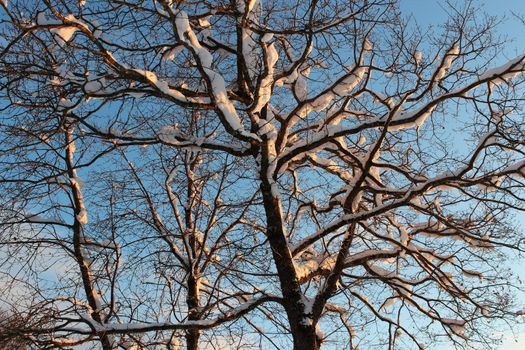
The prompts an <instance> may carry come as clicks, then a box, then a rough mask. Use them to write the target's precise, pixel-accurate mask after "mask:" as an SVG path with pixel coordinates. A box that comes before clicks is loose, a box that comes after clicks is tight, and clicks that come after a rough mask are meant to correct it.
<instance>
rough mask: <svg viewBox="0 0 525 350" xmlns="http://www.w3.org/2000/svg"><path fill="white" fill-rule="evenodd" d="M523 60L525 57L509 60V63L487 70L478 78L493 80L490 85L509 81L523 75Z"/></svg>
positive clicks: (524, 66)
mask: <svg viewBox="0 0 525 350" xmlns="http://www.w3.org/2000/svg"><path fill="white" fill-rule="evenodd" d="M524 59H525V55H521V56H518V57H516V58H515V59H513V60H510V61H509V62H507V63H505V64H503V65H501V66H499V67H496V68H492V69H489V70H487V71H486V72H485V73H483V74H482V75H481V76H480V77H479V79H480V80H485V79H493V80H492V83H494V84H500V83H503V82H506V81H507V79H511V78H514V77H516V76H518V75H521V74H523V72H524V71H525V62H524Z"/></svg>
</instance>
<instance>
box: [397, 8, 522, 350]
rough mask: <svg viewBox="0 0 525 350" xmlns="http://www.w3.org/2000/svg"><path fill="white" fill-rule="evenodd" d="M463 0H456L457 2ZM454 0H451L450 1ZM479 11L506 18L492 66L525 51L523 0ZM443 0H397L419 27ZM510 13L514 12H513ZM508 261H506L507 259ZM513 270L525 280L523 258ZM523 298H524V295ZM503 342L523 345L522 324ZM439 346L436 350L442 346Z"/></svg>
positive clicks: (431, 20)
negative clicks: (499, 52)
mask: <svg viewBox="0 0 525 350" xmlns="http://www.w3.org/2000/svg"><path fill="white" fill-rule="evenodd" d="M466 1H467V0H463V1H459V0H458V1H456V3H458V4H462V3H465V2H466ZM451 2H454V1H451ZM474 2H475V3H476V4H478V5H479V7H480V8H481V10H482V11H480V16H481V15H483V12H485V13H487V14H489V15H494V16H505V17H506V19H505V21H504V23H502V24H501V25H500V27H499V32H500V33H501V34H504V35H506V36H508V38H509V41H508V45H507V46H506V49H505V51H504V52H503V53H502V55H501V60H502V61H501V62H494V66H498V65H500V64H501V63H502V62H503V60H504V59H505V57H507V58H513V57H515V56H517V55H518V54H522V53H525V35H524V33H525V24H523V23H521V22H520V21H519V20H518V19H517V18H516V17H515V15H514V14H521V15H523V16H525V0H486V1H474ZM446 9H447V4H446V1H445V0H401V10H402V12H403V14H404V15H410V14H412V16H413V19H414V20H416V21H417V22H418V24H419V25H421V26H422V27H425V26H428V25H439V24H440V23H442V22H443V21H444V19H445V18H446V17H447V11H446ZM513 13H514V14H513ZM516 220H518V222H520V223H521V226H522V227H525V214H523V213H521V214H518V215H517V217H516ZM509 265H510V262H509ZM512 265H513V269H514V271H515V272H516V273H517V274H518V275H519V276H520V278H521V279H522V280H525V260H522V261H521V262H519V263H518V264H516V263H515V261H513V262H512ZM523 298H524V302H525V296H524V297H523ZM501 336H502V339H503V344H502V345H501V346H500V347H499V349H498V350H520V349H525V327H523V326H522V327H521V328H519V329H517V330H516V333H511V332H507V333H502V334H501ZM445 349H447V347H442V348H439V349H436V350H445Z"/></svg>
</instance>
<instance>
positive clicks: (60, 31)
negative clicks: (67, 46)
mask: <svg viewBox="0 0 525 350" xmlns="http://www.w3.org/2000/svg"><path fill="white" fill-rule="evenodd" d="M77 30H78V28H77V27H71V26H70V27H62V28H53V29H51V30H50V32H51V33H54V34H56V35H58V36H59V37H60V38H61V39H62V40H63V41H64V42H68V41H69V40H70V39H71V38H72V37H73V34H75V32H76V31H77Z"/></svg>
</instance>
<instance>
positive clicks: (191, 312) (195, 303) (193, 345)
mask: <svg viewBox="0 0 525 350" xmlns="http://www.w3.org/2000/svg"><path fill="white" fill-rule="evenodd" d="M186 303H187V305H188V320H190V321H196V320H199V319H200V315H199V286H198V283H197V279H196V278H195V275H194V274H193V273H191V274H190V275H189V276H188V294H187V296H186ZM200 335H201V334H200V330H198V329H188V330H187V331H186V349H187V350H197V349H198V347H199V338H200Z"/></svg>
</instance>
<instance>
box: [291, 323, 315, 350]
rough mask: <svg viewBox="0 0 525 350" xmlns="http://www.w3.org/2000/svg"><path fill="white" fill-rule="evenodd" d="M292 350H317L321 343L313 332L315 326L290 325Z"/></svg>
mask: <svg viewBox="0 0 525 350" xmlns="http://www.w3.org/2000/svg"><path fill="white" fill-rule="evenodd" d="M292 337H293V349H294V350H319V349H320V348H321V341H320V339H319V338H318V337H317V334H316V332H315V326H312V325H304V324H301V323H299V324H297V325H292Z"/></svg>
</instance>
